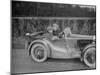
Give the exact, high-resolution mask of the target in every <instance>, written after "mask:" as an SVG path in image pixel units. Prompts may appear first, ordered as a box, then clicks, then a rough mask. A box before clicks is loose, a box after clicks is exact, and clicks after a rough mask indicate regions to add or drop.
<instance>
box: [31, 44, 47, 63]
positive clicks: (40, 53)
mask: <svg viewBox="0 0 100 75" xmlns="http://www.w3.org/2000/svg"><path fill="white" fill-rule="evenodd" d="M47 56H48V54H47V50H46V47H45V46H44V45H43V44H40V43H36V44H34V45H33V46H32V48H31V57H32V59H33V60H35V61H36V62H44V61H45V60H46V59H47Z"/></svg>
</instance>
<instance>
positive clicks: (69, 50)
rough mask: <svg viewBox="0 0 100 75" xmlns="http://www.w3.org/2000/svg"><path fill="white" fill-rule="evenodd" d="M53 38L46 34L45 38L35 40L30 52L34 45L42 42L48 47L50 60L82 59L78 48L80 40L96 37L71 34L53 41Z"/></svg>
mask: <svg viewBox="0 0 100 75" xmlns="http://www.w3.org/2000/svg"><path fill="white" fill-rule="evenodd" d="M52 37H53V36H52V35H51V34H50V35H47V34H46V35H45V38H41V39H37V40H34V41H33V42H31V44H30V46H29V50H30V48H31V46H32V44H34V43H36V42H41V43H43V44H44V45H45V46H46V47H47V50H48V57H50V58H64V59H65V58H80V57H81V53H82V51H81V48H80V47H79V46H78V40H83V41H84V40H93V39H94V36H88V35H78V34H71V35H70V36H64V37H62V38H59V39H55V40H52V39H51V38H52ZM39 38H40V37H39ZM88 44H89V43H88ZM86 45H87V44H86Z"/></svg>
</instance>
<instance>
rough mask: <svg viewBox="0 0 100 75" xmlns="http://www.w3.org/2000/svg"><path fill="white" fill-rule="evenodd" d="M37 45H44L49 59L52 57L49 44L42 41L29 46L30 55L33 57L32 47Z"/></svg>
mask: <svg viewBox="0 0 100 75" xmlns="http://www.w3.org/2000/svg"><path fill="white" fill-rule="evenodd" d="M35 44H42V45H44V46H45V47H46V50H47V53H48V57H49V56H50V49H49V46H48V44H47V43H45V42H43V41H42V40H41V41H40V40H38V41H33V42H32V43H31V44H30V45H29V47H28V51H29V55H31V48H32V46H33V45H35Z"/></svg>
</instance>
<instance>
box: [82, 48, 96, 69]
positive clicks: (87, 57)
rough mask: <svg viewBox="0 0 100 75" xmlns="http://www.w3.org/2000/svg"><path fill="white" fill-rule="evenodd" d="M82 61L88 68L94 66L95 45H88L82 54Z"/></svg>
mask: <svg viewBox="0 0 100 75" xmlns="http://www.w3.org/2000/svg"><path fill="white" fill-rule="evenodd" d="M83 60H84V63H85V64H86V65H87V66H89V67H90V68H95V67H96V49H95V47H90V48H88V49H86V50H85V52H84V55H83Z"/></svg>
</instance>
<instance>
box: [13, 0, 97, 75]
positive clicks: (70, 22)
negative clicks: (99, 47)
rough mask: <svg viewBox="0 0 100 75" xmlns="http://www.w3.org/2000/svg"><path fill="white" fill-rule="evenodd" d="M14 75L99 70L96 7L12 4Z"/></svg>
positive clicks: (15, 2) (41, 3) (14, 1)
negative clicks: (97, 62) (97, 66)
mask: <svg viewBox="0 0 100 75" xmlns="http://www.w3.org/2000/svg"><path fill="white" fill-rule="evenodd" d="M11 15H12V16H11V34H12V35H11V38H12V40H11V74H30V73H31V74H33V73H44V72H48V73H49V72H59V71H78V70H95V69H96V6H95V5H80V4H61V3H47V2H33V1H32V2H31V1H16V0H12V1H11Z"/></svg>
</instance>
